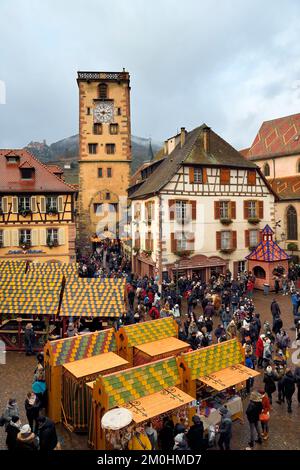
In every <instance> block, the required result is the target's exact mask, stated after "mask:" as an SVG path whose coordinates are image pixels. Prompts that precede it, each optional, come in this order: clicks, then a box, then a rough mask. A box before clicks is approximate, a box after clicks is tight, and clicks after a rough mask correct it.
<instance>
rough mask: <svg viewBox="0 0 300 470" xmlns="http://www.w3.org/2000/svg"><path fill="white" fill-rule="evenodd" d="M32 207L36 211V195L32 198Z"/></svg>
mask: <svg viewBox="0 0 300 470" xmlns="http://www.w3.org/2000/svg"><path fill="white" fill-rule="evenodd" d="M30 209H31V211H32V212H36V196H31V198H30Z"/></svg>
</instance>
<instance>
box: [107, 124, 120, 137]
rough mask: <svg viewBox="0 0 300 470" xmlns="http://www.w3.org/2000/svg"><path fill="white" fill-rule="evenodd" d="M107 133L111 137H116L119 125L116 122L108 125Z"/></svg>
mask: <svg viewBox="0 0 300 470" xmlns="http://www.w3.org/2000/svg"><path fill="white" fill-rule="evenodd" d="M113 129H115V131H113V132H112V130H113ZM109 133H110V134H111V135H118V134H119V124H118V123H116V122H111V123H110V124H109Z"/></svg>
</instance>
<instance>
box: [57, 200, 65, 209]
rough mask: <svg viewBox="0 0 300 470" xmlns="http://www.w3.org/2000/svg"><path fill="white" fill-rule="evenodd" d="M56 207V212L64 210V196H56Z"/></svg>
mask: <svg viewBox="0 0 300 470" xmlns="http://www.w3.org/2000/svg"><path fill="white" fill-rule="evenodd" d="M57 209H58V212H63V211H64V198H63V196H58V198H57Z"/></svg>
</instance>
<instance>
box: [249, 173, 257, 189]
mask: <svg viewBox="0 0 300 470" xmlns="http://www.w3.org/2000/svg"><path fill="white" fill-rule="evenodd" d="M247 183H248V185H249V186H255V184H256V170H248V171H247Z"/></svg>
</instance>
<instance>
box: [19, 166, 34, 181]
mask: <svg viewBox="0 0 300 470" xmlns="http://www.w3.org/2000/svg"><path fill="white" fill-rule="evenodd" d="M33 175H34V169H33V168H21V178H22V180H31V179H32V178H33Z"/></svg>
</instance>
